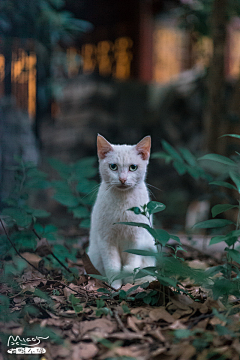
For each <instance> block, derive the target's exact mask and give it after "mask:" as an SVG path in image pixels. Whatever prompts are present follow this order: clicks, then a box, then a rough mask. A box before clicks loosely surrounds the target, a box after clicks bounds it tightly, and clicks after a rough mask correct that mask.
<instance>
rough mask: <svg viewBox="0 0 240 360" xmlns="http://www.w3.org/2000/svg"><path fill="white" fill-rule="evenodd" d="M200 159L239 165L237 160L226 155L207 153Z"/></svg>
mask: <svg viewBox="0 0 240 360" xmlns="http://www.w3.org/2000/svg"><path fill="white" fill-rule="evenodd" d="M198 160H211V161H216V162H219V163H221V164H224V165H229V166H235V167H236V166H237V164H236V163H235V161H233V160H231V159H229V158H228V157H226V156H223V155H218V154H207V155H204V156H202V157H200V158H199V159H198Z"/></svg>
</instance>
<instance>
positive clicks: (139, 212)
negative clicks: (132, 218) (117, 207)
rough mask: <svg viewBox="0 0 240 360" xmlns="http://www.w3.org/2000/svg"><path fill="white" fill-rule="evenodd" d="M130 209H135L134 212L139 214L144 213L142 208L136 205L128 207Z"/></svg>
mask: <svg viewBox="0 0 240 360" xmlns="http://www.w3.org/2000/svg"><path fill="white" fill-rule="evenodd" d="M128 210H129V211H133V212H134V214H136V215H139V214H141V213H142V211H141V209H140V208H139V207H137V206H134V207H132V208H130V209H128Z"/></svg>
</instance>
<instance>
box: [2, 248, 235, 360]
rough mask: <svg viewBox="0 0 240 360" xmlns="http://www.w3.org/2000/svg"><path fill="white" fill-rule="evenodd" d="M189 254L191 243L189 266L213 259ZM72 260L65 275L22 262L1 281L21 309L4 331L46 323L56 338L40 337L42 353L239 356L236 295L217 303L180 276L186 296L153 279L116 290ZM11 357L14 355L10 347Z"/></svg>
mask: <svg viewBox="0 0 240 360" xmlns="http://www.w3.org/2000/svg"><path fill="white" fill-rule="evenodd" d="M42 243H43V244H41V251H39V252H38V254H41V256H42V255H43V253H44V248H46V253H47V255H49V254H50V251H49V248H48V246H47V244H45V241H43V242H42ZM195 254H196V251H195V250H194V256H192V258H191V251H190V252H188V255H186V256H187V257H188V258H187V259H185V260H188V262H189V264H191V263H192V266H193V268H195V267H197V268H199V267H202V268H204V269H205V268H208V267H209V266H213V265H218V264H217V263H214V262H213V260H212V259H211V258H209V257H208V256H206V257H204V256H203V255H202V254H200V255H199V258H198V259H197V260H196V258H195ZM23 255H24V256H25V257H26V258H27V259H28V261H29V262H30V263H31V262H33V263H34V265H35V266H39V264H42V263H41V261H42V260H41V257H40V256H39V255H36V254H31V253H25V254H23ZM183 256H184V255H183ZM79 260H80V261H78V264H75V265H76V266H77V267H78V270H79V275H78V276H77V277H75V279H73V280H71V281H68V280H66V278H64V277H63V276H62V275H61V274H59V273H57V274H56V273H54V271H53V272H52V274H51V276H49V269H47V270H48V272H47V275H45V274H41V273H39V272H38V271H37V270H36V269H34V268H32V267H30V266H28V267H26V268H25V270H24V272H23V274H22V276H21V277H18V278H17V277H16V280H17V282H18V285H19V289H18V290H15V289H14V288H11V286H9V285H6V284H3V286H2V287H1V289H0V294H1V295H7V296H8V297H9V300H10V313H11V314H12V315H14V314H16V315H19V314H20V313H21V312H23V316H18V317H17V316H16V317H15V318H13V319H12V320H9V321H6V322H4V321H2V322H1V323H0V329H1V333H2V334H3V335H5V338H6V336H10V335H14V336H17V335H19V336H23V335H24V334H25V331H26V329H28V328H29V329H31V328H32V327H34V326H37V327H38V328H39V329H43V330H46V331H48V330H49V329H50V330H51V334H55V335H56V338H53V337H52V336H50V337H49V339H48V340H43V341H42V342H41V346H42V347H44V348H45V349H46V353H45V354H44V355H39V356H38V357H36V358H38V359H41V360H64V359H66V360H81V359H82V360H88V359H89V360H90V359H96V360H97V359H99V360H101V359H109V360H111V359H112V360H114V359H125V360H128V359H129V360H134V359H139V360H158V359H160V360H205V359H210V360H215V359H221V360H222V359H223V360H227V359H231V360H239V357H240V342H239V339H240V326H239V325H240V299H236V298H235V297H232V299H231V301H232V306H231V307H229V306H224V305H223V303H222V302H221V301H220V300H214V299H213V298H211V295H210V294H209V293H208V292H207V291H206V290H205V289H201V288H199V287H198V286H197V285H196V284H194V283H193V282H192V281H191V280H186V281H185V282H183V283H182V285H183V287H185V289H187V291H188V293H189V294H190V295H191V297H190V296H187V295H186V294H176V293H174V292H173V291H172V289H169V288H166V287H164V286H162V285H161V284H160V283H159V282H158V281H155V282H153V283H150V284H149V286H148V287H146V286H145V287H141V286H136V285H132V284H126V285H124V286H123V287H122V289H121V290H120V291H119V292H117V291H114V290H112V289H111V287H109V286H108V285H107V284H106V283H104V282H103V281H101V280H98V279H93V278H91V277H89V276H88V275H86V274H85V272H84V266H83V264H84V265H85V267H86V268H87V272H88V273H89V272H91V273H93V274H94V273H95V274H97V272H95V269H93V268H92V267H91V264H90V263H89V259H88V258H87V257H86V256H82V258H81V259H79ZM86 261H87V263H86ZM69 264H71V262H70V261H69ZM197 265H199V266H197ZM41 266H42V265H41ZM42 268H43V267H42ZM121 291H122V292H121ZM154 291H155V292H157V293H158V295H159V298H158V301H157V302H156V303H155V304H154V306H152V305H149V303H148V300H147V297H149V294H150V293H151V292H152V293H151V294H153V292H154ZM125 294H128V296H125ZM154 294H155V293H154ZM154 296H155V295H154ZM144 297H145V302H144ZM231 301H230V302H231ZM27 306H31V307H32V311H30V312H29V311H28V310H26V307H27ZM24 309H25V310H24ZM33 310H34V311H33ZM2 339H4V336H3V337H2ZM6 354H7V353H6V344H4V342H3V341H2V344H1V354H0V359H1V360H2V359H5V358H7V359H8V357H6ZM17 356H18V357H17ZM25 358H27V356H26V357H21V359H25ZM9 359H10V357H9ZM11 359H20V357H19V355H14V354H12V355H11ZM28 359H29V358H28Z"/></svg>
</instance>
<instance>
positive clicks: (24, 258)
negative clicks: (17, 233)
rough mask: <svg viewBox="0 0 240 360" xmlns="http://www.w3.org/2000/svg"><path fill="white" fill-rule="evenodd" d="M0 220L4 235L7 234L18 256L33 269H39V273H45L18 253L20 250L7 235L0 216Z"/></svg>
mask: <svg viewBox="0 0 240 360" xmlns="http://www.w3.org/2000/svg"><path fill="white" fill-rule="evenodd" d="M0 222H1V225H2V228H3V230H4V232H5V235H6V236H7V239H8V241H9V242H10V244H11V245H12V247H13V248H14V250H15V251H16V253H17V255H18V256H20V258H22V259H23V260H25V261H26V262H27V263H28V264H29V265H30V266H32V267H33V268H34V269H35V270H37V271H39V272H40V274H43V275H45V274H44V273H43V272H42V271H41V270H39V269H38V268H37V267H36V266H34V265H33V264H31V263H30V262H29V261H28V260H27V259H25V258H24V257H23V256H22V255H21V254H20V252H19V251H18V250H17V248H16V246H15V245H14V243H13V242H12V240H11V238H10V236H9V235H8V232H7V230H6V228H5V225H4V223H3V221H2V219H1V218H0Z"/></svg>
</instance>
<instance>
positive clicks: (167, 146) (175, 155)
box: [162, 140, 183, 162]
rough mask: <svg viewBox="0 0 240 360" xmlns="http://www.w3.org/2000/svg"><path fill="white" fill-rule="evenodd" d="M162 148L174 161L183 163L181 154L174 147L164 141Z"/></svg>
mask: <svg viewBox="0 0 240 360" xmlns="http://www.w3.org/2000/svg"><path fill="white" fill-rule="evenodd" d="M162 147H163V148H164V150H165V151H167V152H168V153H169V155H171V156H172V157H173V159H175V160H178V161H180V162H183V159H182V157H181V156H180V155H179V153H178V152H177V151H176V150H175V149H174V148H173V147H172V145H170V144H169V143H167V142H166V141H165V140H163V141H162Z"/></svg>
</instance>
